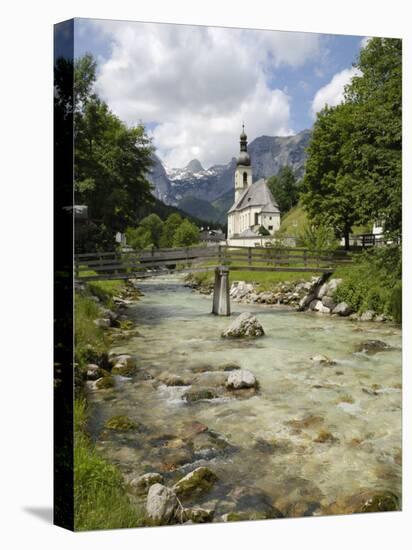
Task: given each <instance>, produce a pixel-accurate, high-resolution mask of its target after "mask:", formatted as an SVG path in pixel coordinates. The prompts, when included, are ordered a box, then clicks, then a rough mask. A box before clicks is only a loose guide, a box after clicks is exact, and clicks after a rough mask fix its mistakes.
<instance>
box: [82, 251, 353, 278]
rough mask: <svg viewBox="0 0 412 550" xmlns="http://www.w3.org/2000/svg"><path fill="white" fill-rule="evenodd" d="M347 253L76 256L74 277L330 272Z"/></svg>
mask: <svg viewBox="0 0 412 550" xmlns="http://www.w3.org/2000/svg"><path fill="white" fill-rule="evenodd" d="M350 261H351V260H350V257H349V256H348V255H347V253H346V252H345V251H336V252H329V253H325V252H321V251H309V250H307V249H304V248H270V247H233V246H222V245H215V246H206V247H187V248H162V249H152V250H150V251H147V250H144V251H127V252H120V251H113V252H98V253H91V254H77V255H76V256H75V277H76V279H82V280H97V279H122V278H133V277H149V276H154V275H162V274H166V273H171V272H176V271H178V272H186V273H187V272H199V271H212V270H214V269H215V268H216V267H218V266H227V267H229V269H230V270H234V271H294V272H299V271H302V272H305V271H306V272H308V271H313V272H327V271H331V270H332V269H333V268H334V267H336V265H337V264H342V263H348V262H350Z"/></svg>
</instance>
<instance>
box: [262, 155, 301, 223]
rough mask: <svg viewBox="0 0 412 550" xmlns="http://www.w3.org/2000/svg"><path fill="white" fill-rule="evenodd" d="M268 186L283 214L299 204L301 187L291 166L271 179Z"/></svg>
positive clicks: (285, 167)
mask: <svg viewBox="0 0 412 550" xmlns="http://www.w3.org/2000/svg"><path fill="white" fill-rule="evenodd" d="M268 185H269V189H270V191H271V193H272V195H273V197H274V198H275V200H276V202H277V203H278V206H279V209H280V211H281V213H282V214H286V213H287V212H289V210H290V209H291V208H293V206H295V205H296V204H297V202H298V196H299V186H298V182H297V180H296V177H295V175H294V173H293V171H292V169H291V167H290V166H283V167H282V168H281V169H280V170H279V173H278V174H277V175H276V176H272V177H271V178H269V180H268Z"/></svg>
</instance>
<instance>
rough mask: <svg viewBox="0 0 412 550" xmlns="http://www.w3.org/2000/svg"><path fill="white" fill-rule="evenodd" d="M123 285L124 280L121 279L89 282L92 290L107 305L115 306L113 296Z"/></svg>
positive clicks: (88, 284) (88, 285)
mask: <svg viewBox="0 0 412 550" xmlns="http://www.w3.org/2000/svg"><path fill="white" fill-rule="evenodd" d="M123 286H124V281H121V280H113V281H110V280H109V281H90V282H88V283H87V288H88V289H89V290H90V292H91V293H92V294H93V295H94V296H97V297H98V298H99V299H100V300H101V301H102V302H103V303H104V304H105V305H106V306H107V307H112V306H113V296H115V295H116V294H118V293H119V292H120V291H121V289H122V287H123Z"/></svg>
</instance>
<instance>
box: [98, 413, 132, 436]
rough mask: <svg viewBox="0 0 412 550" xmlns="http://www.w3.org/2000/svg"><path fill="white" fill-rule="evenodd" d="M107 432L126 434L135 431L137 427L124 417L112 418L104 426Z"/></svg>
mask: <svg viewBox="0 0 412 550" xmlns="http://www.w3.org/2000/svg"><path fill="white" fill-rule="evenodd" d="M104 427H105V428H107V429H108V430H116V431H118V432H128V431H130V430H135V429H136V428H137V427H138V425H137V424H136V422H133V420H132V419H131V418H129V417H128V416H126V415H118V416H112V417H111V418H110V419H109V420H107V422H106V423H105V425H104Z"/></svg>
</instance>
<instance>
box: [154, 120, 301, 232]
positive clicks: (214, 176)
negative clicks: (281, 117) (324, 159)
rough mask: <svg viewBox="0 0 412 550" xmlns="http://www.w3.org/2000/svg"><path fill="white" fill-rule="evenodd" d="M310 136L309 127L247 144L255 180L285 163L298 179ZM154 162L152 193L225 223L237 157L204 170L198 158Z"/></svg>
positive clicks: (206, 217)
mask: <svg viewBox="0 0 412 550" xmlns="http://www.w3.org/2000/svg"><path fill="white" fill-rule="evenodd" d="M310 136H311V131H310V130H303V131H302V132H300V133H298V134H296V135H294V136H287V137H276V136H261V137H258V138H256V139H254V140H253V141H252V142H251V143H250V144H249V147H248V151H249V153H250V157H251V161H252V166H253V181H257V180H258V179H260V178H268V177H270V176H273V175H276V174H277V173H278V172H279V170H280V168H281V167H282V166H286V165H288V166H290V167H291V168H292V170H293V171H294V173H295V175H296V176H297V177H298V178H301V177H302V176H303V173H304V166H305V160H306V152H305V149H306V147H307V145H308V143H309V139H310ZM153 160H154V162H155V164H154V167H153V168H152V170H151V174H150V176H149V179H150V181H151V183H152V184H153V186H154V189H153V194H154V195H155V196H156V197H157V198H158V199H160V200H161V201H163V202H165V203H166V204H170V205H173V206H178V207H179V208H181V209H182V210H183V211H185V212H187V213H188V214H191V215H193V216H197V217H200V218H202V219H205V220H210V221H220V222H221V223H225V221H226V212H227V210H228V209H229V208H230V206H231V205H232V204H233V200H234V188H233V180H234V173H235V169H236V158H232V159H231V160H230V161H229V162H228V163H227V164H223V165H215V166H211V167H210V168H209V169H204V168H203V166H202V164H201V163H200V161H199V160H198V159H193V160H191V161H190V162H189V164H188V165H187V166H185V167H184V168H171V169H169V168H168V169H165V167H164V166H163V165H162V163H161V161H160V159H159V158H158V157H156V156H155V155H154V156H153Z"/></svg>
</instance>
